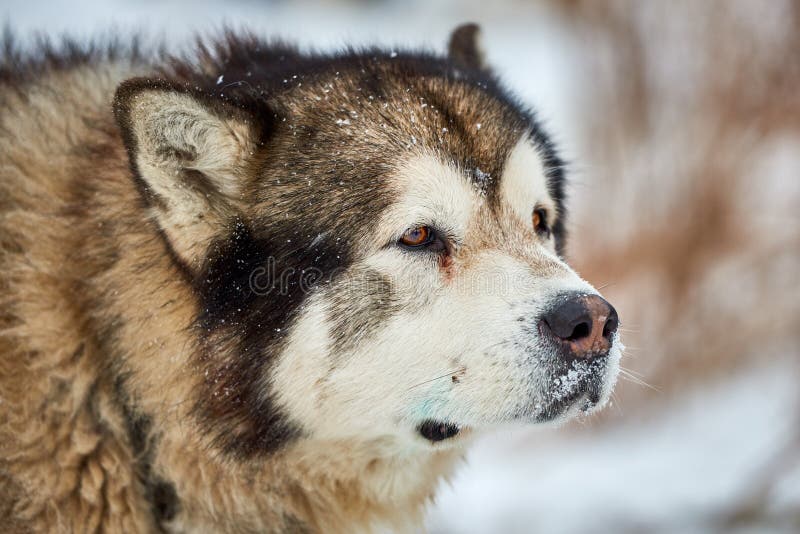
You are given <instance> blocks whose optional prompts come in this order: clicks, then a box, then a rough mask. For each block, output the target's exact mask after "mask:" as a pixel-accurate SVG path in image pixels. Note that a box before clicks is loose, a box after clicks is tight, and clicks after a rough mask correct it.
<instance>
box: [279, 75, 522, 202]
mask: <svg viewBox="0 0 800 534" xmlns="http://www.w3.org/2000/svg"><path fill="white" fill-rule="evenodd" d="M487 87H488V86H487V84H486V83H482V82H480V81H475V80H470V79H457V78H454V77H452V76H445V75H430V74H425V73H420V72H415V71H414V69H413V67H412V66H407V67H404V66H403V64H402V63H398V64H396V65H387V64H385V63H380V62H377V63H369V64H368V68H361V69H358V70H357V71H354V70H353V69H350V70H345V71H334V72H333V73H328V74H327V75H326V76H323V77H320V78H318V79H315V80H314V81H313V82H312V83H306V84H305V85H303V86H302V87H298V88H297V91H294V92H292V94H291V98H290V99H288V107H289V109H290V114H291V115H293V116H294V117H293V118H291V119H290V122H293V123H295V124H294V131H292V132H291V133H292V135H293V136H295V137H296V136H301V135H305V136H313V137H315V138H321V139H323V140H325V141H328V142H330V143H332V144H338V145H339V146H340V151H339V154H340V156H341V157H343V158H348V159H352V160H356V161H357V160H370V161H374V160H376V159H386V156H397V155H400V154H403V153H416V152H419V151H420V150H427V151H429V152H436V153H438V154H441V155H442V158H443V159H445V160H448V161H452V162H454V163H455V164H456V165H457V166H458V167H459V168H460V169H461V170H462V171H463V172H464V173H465V175H466V176H467V177H468V178H470V179H471V180H472V181H473V182H475V183H476V184H477V185H479V186H480V187H483V188H486V189H489V188H491V184H492V180H491V179H492V178H493V177H495V178H496V177H497V176H498V175H499V173H500V171H501V170H502V167H503V165H504V162H505V160H506V159H507V157H508V154H509V153H510V151H511V150H512V149H513V147H514V145H515V143H516V142H517V140H518V139H519V137H520V136H521V135H522V134H523V132H525V131H526V130H529V129H530V125H529V124H528V120H529V118H528V117H527V116H526V114H525V113H523V112H522V111H520V110H519V109H517V108H516V107H515V106H513V105H510V104H509V102H508V101H507V100H504V99H503V98H500V96H501V95H500V94H499V93H497V94H495V93H493V92H492V91H491V90H489V89H488V88H487ZM290 126H291V125H290ZM315 140H317V139H315ZM387 163H388V164H393V163H394V164H396V163H398V160H397V159H393V158H388V162H387Z"/></svg>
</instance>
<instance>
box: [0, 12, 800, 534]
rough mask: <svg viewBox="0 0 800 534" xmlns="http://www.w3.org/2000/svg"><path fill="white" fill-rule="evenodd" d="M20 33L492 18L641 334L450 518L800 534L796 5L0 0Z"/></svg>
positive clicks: (407, 34) (433, 513) (387, 41)
mask: <svg viewBox="0 0 800 534" xmlns="http://www.w3.org/2000/svg"><path fill="white" fill-rule="evenodd" d="M0 6H2V14H1V15H0V16H2V17H3V19H4V21H5V24H6V25H8V26H9V27H11V28H12V29H13V30H15V32H16V33H17V34H18V35H19V36H21V37H23V38H24V39H33V35H34V32H44V33H46V34H48V35H51V36H55V35H58V34H62V33H69V34H70V35H72V36H78V37H82V36H91V35H97V34H109V33H125V32H132V31H134V30H139V31H140V30H144V31H145V34H146V35H147V36H148V37H150V38H152V39H164V40H166V41H167V42H168V43H170V44H171V45H173V46H175V47H178V48H180V47H186V46H187V44H188V42H189V40H190V38H191V37H192V36H193V35H194V34H195V33H198V32H199V33H204V32H213V31H215V30H219V29H220V28H222V27H223V26H224V25H229V26H232V27H234V28H237V27H247V28H250V29H252V30H254V31H256V32H259V33H263V34H265V35H273V36H277V37H283V38H286V39H288V40H290V41H295V42H298V43H300V44H301V45H302V46H303V47H304V48H318V49H332V48H337V47H340V46H342V45H344V44H346V43H347V44H353V43H355V44H358V43H380V44H384V45H387V46H394V45H402V46H423V47H427V48H431V49H436V50H444V45H445V42H446V40H447V37H448V33H449V31H450V30H451V29H452V28H453V27H454V26H456V25H457V24H458V23H461V22H466V21H474V22H478V23H480V24H481V26H482V27H483V30H484V43H485V48H486V51H487V55H488V58H489V60H490V62H491V64H492V65H494V67H495V70H496V72H497V73H498V74H499V75H500V76H501V78H502V79H503V80H504V81H505V83H506V85H507V86H508V87H510V88H511V90H512V92H514V93H516V94H517V95H518V96H519V97H521V98H522V99H523V100H524V101H525V102H526V103H528V104H529V105H531V106H532V107H534V108H535V109H536V110H537V111H538V113H539V116H540V117H541V118H542V119H543V120H544V122H545V123H546V124H547V125H548V126H549V129H550V131H551V133H552V134H553V136H554V137H555V139H556V140H557V141H558V142H559V144H560V145H561V147H562V150H563V153H564V155H565V157H566V158H567V160H568V161H569V162H570V164H569V168H570V173H569V174H570V178H571V182H572V185H571V189H570V193H571V195H570V196H571V202H570V204H571V207H572V221H571V224H570V230H571V234H572V238H571V242H570V245H569V248H568V256H569V258H570V260H571V262H572V263H573V265H574V266H575V267H576V268H577V269H578V271H579V272H580V273H581V274H582V275H583V276H584V277H585V278H586V279H588V280H589V281H591V282H592V283H593V284H594V285H595V286H597V287H601V288H602V291H603V293H604V294H605V295H606V296H607V297H608V299H609V300H610V301H611V302H613V303H614V304H615V305H616V307H617V309H618V310H619V312H620V316H621V318H622V323H623V341H624V342H625V344H626V345H627V350H626V352H625V357H624V359H623V365H624V367H625V369H626V370H625V371H624V372H623V376H622V377H621V379H620V382H619V384H618V387H617V389H616V393H615V396H614V401H613V403H612V405H611V406H610V407H608V408H607V409H606V410H605V411H604V412H603V413H602V414H601V415H599V416H597V417H594V418H591V419H589V420H584V421H578V422H576V423H573V424H571V425H569V426H567V427H565V428H561V429H558V430H552V429H549V430H536V429H527V430H520V429H509V430H503V431H500V432H498V433H496V434H493V435H491V436H488V437H486V438H485V439H482V440H481V441H480V442H479V443H478V444H477V445H476V446H475V447H474V448H473V449H471V451H470V453H469V455H468V462H467V464H466V465H465V466H464V467H463V468H462V469H461V470H460V471H459V472H458V474H457V475H456V477H455V478H454V479H453V480H452V481H451V483H450V484H446V485H444V486H443V487H442V490H441V492H440V495H439V499H438V500H437V503H436V504H435V506H433V507H432V508H431V510H430V512H429V515H428V519H427V527H428V529H429V530H430V531H431V532H434V533H451V532H452V533H461V532H465V533H470V532H476V533H477V532H509V533H512V532H548V533H552V532H587V531H601V532H603V531H605V532H719V531H725V532H729V531H742V532H744V531H747V532H764V531H766V532H797V531H800V387H798V383H799V382H800V2H797V1H795V2H791V1H783V0H769V1H755V0H750V1H737V0H730V1H704V2H695V1H690V0H674V1H668V0H662V1H658V2H656V1H651V2H638V1H634V0H630V1H591V0H568V1H530V2H523V1H521V0H506V1H494V2H487V1H479V0H460V1H456V0H445V1H442V2H431V1H424V0H404V1H403V0H383V1H367V0H360V1H355V0H351V1H344V2H333V1H321V0H318V1H301V2H288V1H263V0H234V1H225V2H222V1H208V0H196V1H188V0H183V1H176V2H170V1H156V0H140V1H134V0H102V1H101V0H95V1H92V2H75V1H64V0H57V1H48V2H37V1H33V0H2V2H0Z"/></svg>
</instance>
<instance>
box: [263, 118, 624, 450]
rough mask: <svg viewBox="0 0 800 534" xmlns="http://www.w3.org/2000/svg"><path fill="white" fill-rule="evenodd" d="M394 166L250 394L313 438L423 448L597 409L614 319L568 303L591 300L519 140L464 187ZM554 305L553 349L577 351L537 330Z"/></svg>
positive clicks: (447, 174)
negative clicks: (423, 443) (273, 396)
mask: <svg viewBox="0 0 800 534" xmlns="http://www.w3.org/2000/svg"><path fill="white" fill-rule="evenodd" d="M475 135H480V134H479V132H476V133H475ZM400 158H401V160H402V162H401V163H400V164H399V165H398V166H397V168H396V170H394V171H393V172H392V173H391V174H390V176H389V177H388V181H389V183H390V184H391V185H390V189H391V191H392V192H393V194H392V198H393V201H392V202H390V203H389V204H388V205H387V206H386V208H385V209H384V210H383V211H382V212H381V213H376V214H375V216H374V219H373V220H372V221H371V222H369V221H367V222H365V223H361V224H363V226H360V229H361V232H362V235H361V236H360V237H359V238H358V239H357V240H356V241H354V242H353V245H354V247H355V249H354V250H353V251H352V253H351V255H352V257H353V261H352V263H350V264H349V265H348V266H347V267H346V269H345V271H344V272H343V273H342V275H341V276H340V277H338V278H337V279H336V280H334V281H332V282H331V283H330V284H329V285H327V286H325V287H324V288H320V290H319V291H317V292H315V294H313V295H311V297H310V298H309V299H308V301H307V302H306V304H305V305H304V306H303V309H302V310H301V311H300V313H299V314H298V315H297V317H296V319H295V321H294V322H293V324H292V331H291V333H290V334H289V336H288V340H287V342H286V345H285V347H284V349H283V352H282V353H281V356H280V357H279V362H278V364H277V366H276V367H275V368H273V369H271V370H270V372H269V373H268V374H267V375H265V377H264V387H265V388H274V390H275V391H276V392H277V395H278V398H279V399H280V402H281V404H282V405H283V406H285V407H286V409H287V410H288V411H289V413H292V414H294V417H296V418H297V419H298V420H300V421H302V422H303V425H304V428H306V429H307V430H308V431H309V432H311V433H313V434H315V435H319V436H325V437H345V436H348V435H353V434H356V435H376V436H377V435H381V434H397V433H400V434H403V435H406V436H408V437H412V436H413V435H414V433H415V432H418V433H420V434H422V435H423V436H424V437H426V438H428V439H430V440H431V441H439V440H441V439H444V438H446V437H450V436H452V435H453V434H455V433H456V432H457V431H458V430H459V429H460V428H461V427H464V426H466V427H478V428H480V427H487V426H492V425H496V424H498V423H502V422H511V421H518V422H528V423H540V422H547V421H553V420H563V419H565V418H567V417H569V416H570V415H572V414H575V413H577V412H578V411H581V410H582V411H585V412H587V411H590V410H591V409H592V408H594V407H596V406H598V405H600V404H602V403H603V402H604V401H605V400H606V399H607V397H608V395H609V392H610V390H611V388H612V386H613V383H614V381H615V377H616V374H617V370H618V362H619V357H620V350H619V343H618V342H617V340H616V318H615V314H614V311H613V308H610V307H604V304H603V301H602V300H600V299H599V298H596V299H595V298H592V299H589V300H590V303H591V304H593V305H599V306H600V307H599V309H598V310H596V311H597V313H596V314H595V313H594V311H595V310H593V309H590V307H589V306H582V305H581V304H580V303H582V302H584V301H586V300H587V298H588V296H590V295H597V291H596V290H595V289H594V288H593V287H592V286H591V285H589V284H588V283H586V282H585V281H583V280H582V279H581V278H580V277H579V276H578V275H576V274H575V272H574V271H573V270H572V269H571V268H570V267H569V266H568V265H567V264H566V263H565V262H564V261H563V260H562V259H561V258H560V257H559V256H558V254H557V253H556V249H557V242H556V241H557V239H559V238H560V237H559V238H557V237H556V235H555V234H554V232H553V225H555V224H558V222H559V217H560V216H561V215H560V213H559V211H560V210H559V203H558V202H557V200H556V199H554V198H553V196H552V193H551V190H552V189H553V187H552V186H551V184H549V182H548V178H547V168H546V166H545V165H544V163H543V161H542V156H541V154H540V151H539V149H538V148H537V146H536V144H535V142H534V141H532V140H531V139H530V137H529V136H528V135H526V134H523V135H521V136H520V138H519V140H518V141H517V142H516V143H515V144H514V145H513V147H512V148H511V149H510V151H508V152H507V156H506V159H505V161H504V163H503V165H502V170H501V171H500V172H498V174H497V175H496V177H495V176H492V177H485V176H484V177H480V179H477V180H476V178H477V177H476V176H475V175H474V172H472V173H471V172H470V169H465V168H464V167H463V165H461V164H460V162H457V161H453V160H451V159H449V158H448V156H447V155H445V154H441V153H437V152H436V151H434V150H420V151H409V152H408V153H405V154H403V155H402V156H400ZM489 179H491V183H487V182H485V181H483V180H489ZM487 188H492V190H491V191H487ZM565 303H575V310H574V313H573V315H572V316H568V317H566V318H565V319H564V320H566V321H567V322H570V321H572V322H573V324H571V325H567V327H568V328H569V332H566V335H564V337H565V338H569V337H570V336H573V337H574V338H575V339H576V342H580V341H581V340H583V341H584V346H582V347H570V346H569V344H570V343H571V341H570V340H569V339H567V340H566V341H565V340H564V339H560V338H559V337H558V336H557V335H554V334H553V331H552V328H549V327H548V325H549V324H550V323H554V322H556V321H557V320H558V319H553V314H558V310H559V308H561V307H563V305H564V304H565ZM595 322H596V323H597V324H595ZM579 328H584V329H586V331H585V332H581V331H576V330H578V329H579ZM598 328H599V329H600V331H599V332H598V331H597V329H598ZM603 329H605V332H603ZM592 330H594V331H592ZM559 333H562V334H564V333H563V332H562V331H559ZM590 336H594V337H591V339H589V338H590Z"/></svg>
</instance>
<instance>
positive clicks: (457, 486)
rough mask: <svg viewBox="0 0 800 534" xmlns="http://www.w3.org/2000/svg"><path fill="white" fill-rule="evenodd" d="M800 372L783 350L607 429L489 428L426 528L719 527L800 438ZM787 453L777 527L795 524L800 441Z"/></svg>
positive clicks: (776, 501) (776, 496)
mask: <svg viewBox="0 0 800 534" xmlns="http://www.w3.org/2000/svg"><path fill="white" fill-rule="evenodd" d="M799 372H800V368H798V365H797V364H796V363H790V362H789V361H786V360H783V361H781V360H779V361H778V362H776V363H775V364H774V365H773V366H771V367H768V368H753V369H749V370H746V371H744V372H742V373H741V374H740V375H737V376H735V377H732V378H730V379H727V380H725V381H722V382H720V383H718V384H716V385H712V386H706V387H704V388H703V389H698V390H696V391H693V392H692V393H691V394H689V395H688V396H686V397H685V398H679V399H673V402H671V403H667V404H663V405H661V408H659V409H656V410H651V411H649V412H646V413H641V414H638V415H635V416H631V417H630V418H629V419H628V420H627V421H625V422H624V423H622V424H621V425H612V426H609V427H608V428H583V429H578V430H571V429H561V430H558V429H555V430H543V431H538V432H537V431H531V430H519V429H515V430H505V431H502V432H499V433H496V434H493V435H491V436H488V437H486V438H485V439H483V440H482V441H480V442H479V443H478V444H477V446H476V447H475V448H474V449H473V450H472V451H471V453H470V454H469V458H468V464H467V466H466V467H464V468H463V469H462V470H461V471H460V472H459V473H458V475H457V476H456V477H455V479H454V480H453V481H452V485H445V486H444V487H443V488H442V491H441V492H440V494H439V497H438V504H437V505H436V506H435V507H434V508H433V510H432V511H431V513H430V516H429V518H428V527H429V529H430V531H431V532H433V533H445V532H447V533H449V532H453V533H455V532H458V533H463V534H468V533H479V532H481V533H483V532H505V533H509V534H513V533H517V532H519V533H523V532H547V533H583V532H596V531H597V528H598V527H599V526H602V529H601V530H602V531H604V532H634V531H636V532H649V531H652V530H653V529H658V530H659V531H667V532H707V531H714V530H718V529H720V528H721V525H720V523H719V522H720V521H721V518H723V517H725V516H726V513H730V512H731V511H732V510H733V509H734V507H735V505H736V503H739V502H741V501H743V500H744V499H746V498H747V497H748V495H749V492H750V490H752V489H753V486H754V485H755V484H754V483H755V482H756V481H758V480H759V474H760V473H762V472H763V471H764V470H765V469H766V468H767V467H768V464H769V461H770V458H772V457H774V456H775V455H778V454H780V452H781V451H782V450H783V449H784V448H785V447H786V445H787V443H790V440H793V439H794V440H796V439H797V438H798V435H797V432H798V426H797V423H798V416H800V413H798V401H799V400H800V399H798V389H797V385H796V382H797V380H796V377H797V376H798V373H799ZM654 394H657V393H654ZM607 409H614V408H607ZM589 424H591V423H589ZM793 459H794V461H795V462H796V464H795V467H794V469H793V470H791V471H789V472H787V473H786V474H785V476H784V477H782V478H781V480H780V484H779V485H778V486H777V487H776V488H775V489H774V492H773V493H772V494H771V495H770V496H769V500H768V507H767V509H768V511H769V513H770V514H772V515H773V518H774V521H775V522H774V523H772V525H773V526H774V528H775V529H776V531H786V532H789V531H791V528H790V525H788V524H786V523H785V522H782V521H783V519H782V518H783V516H784V514H786V513H787V511H791V510H795V511H796V510H798V509H800V450H796V451H795V454H794V456H793ZM795 520H796V517H795Z"/></svg>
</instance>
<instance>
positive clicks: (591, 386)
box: [536, 366, 605, 422]
mask: <svg viewBox="0 0 800 534" xmlns="http://www.w3.org/2000/svg"><path fill="white" fill-rule="evenodd" d="M601 369H602V370H601ZM601 369H598V370H597V371H595V372H594V373H592V374H591V375H588V376H586V377H585V378H584V379H582V380H581V381H580V382H579V383H577V384H575V386H574V388H573V389H572V391H570V393H569V394H568V395H563V396H561V397H559V398H558V399H553V400H552V401H551V402H549V403H548V404H547V405H546V406H545V407H544V409H542V410H540V411H539V412H538V413H537V414H536V421H537V422H548V421H552V420H553V419H556V418H557V417H559V416H560V415H562V414H563V413H564V412H566V411H567V410H569V409H570V408H571V407H573V406H575V405H576V404H578V403H583V406H582V407H581V409H582V410H583V411H587V410H588V409H589V408H591V407H592V406H594V405H596V404H597V403H598V402H600V397H601V394H602V390H603V385H604V383H605V379H604V375H605V367H604V366H603V367H602V368H601ZM562 376H563V375H562Z"/></svg>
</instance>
